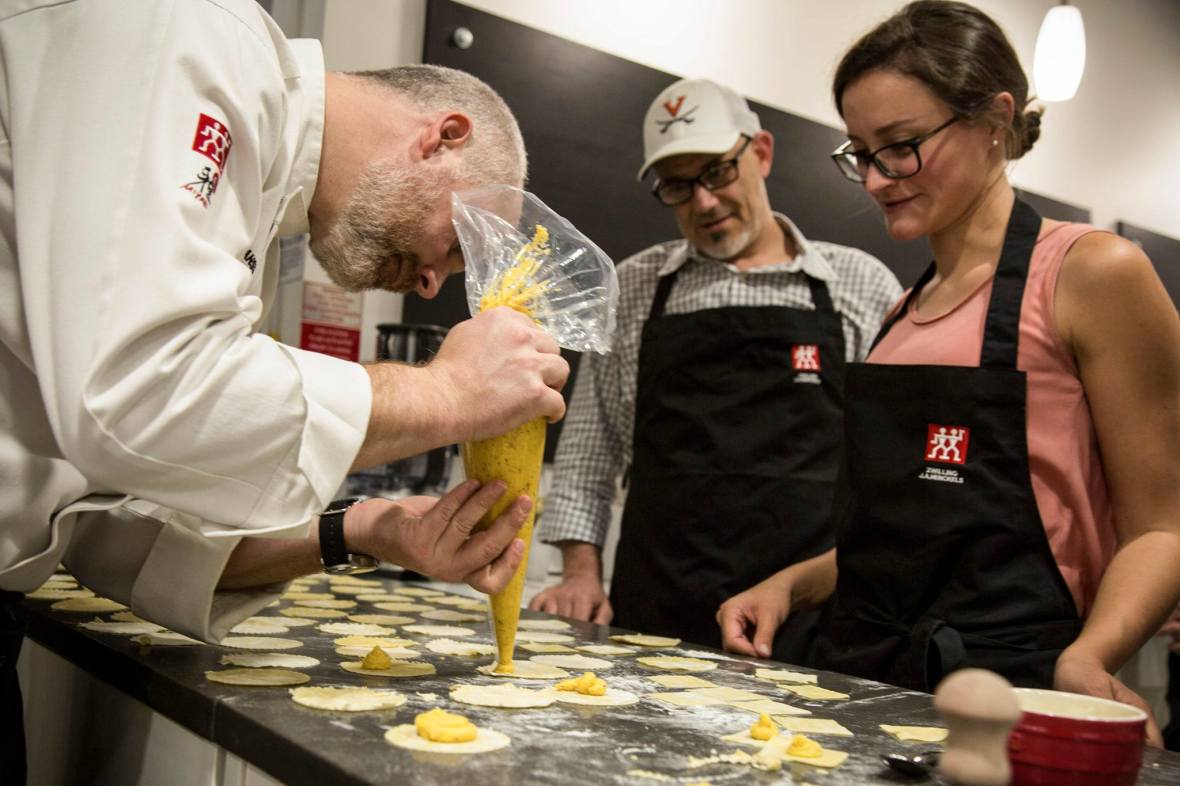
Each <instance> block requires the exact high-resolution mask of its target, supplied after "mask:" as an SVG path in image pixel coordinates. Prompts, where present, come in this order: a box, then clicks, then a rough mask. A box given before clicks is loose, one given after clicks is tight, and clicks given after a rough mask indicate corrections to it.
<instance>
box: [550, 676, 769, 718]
mask: <svg viewBox="0 0 1180 786" xmlns="http://www.w3.org/2000/svg"><path fill="white" fill-rule="evenodd" d="M557 689H558V690H567V691H572V692H574V693H581V694H582V695H583V696H602V695H603V694H605V693H606V682H605V681H604V680H602V679H600V678H599V677H596V676H594V672H592V671H587V672H584V673H583V674H582V676H581V677H574V678H573V679H570V680H562V681H561V682H559V683H557ZM762 717H764V718H765V717H766V716H765V715H763V716H762Z"/></svg>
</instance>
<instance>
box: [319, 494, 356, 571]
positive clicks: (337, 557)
mask: <svg viewBox="0 0 1180 786" xmlns="http://www.w3.org/2000/svg"><path fill="white" fill-rule="evenodd" d="M360 501H361V498H360V497H349V498H347V499H338V500H335V501H333V502H332V504H331V505H329V506H328V509H327V510H325V511H324V512H323V513H321V514H320V560H321V561H322V562H323V563H324V567H325V568H330V567H332V566H334V565H347V564H348V563H349V559H348V548H347V547H346V546H345V545H344V512H345V511H346V510H348V509H349V508H351V507H352V506H353V505H355V504H356V503H358V502H360Z"/></svg>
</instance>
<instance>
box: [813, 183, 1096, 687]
mask: <svg viewBox="0 0 1180 786" xmlns="http://www.w3.org/2000/svg"><path fill="white" fill-rule="evenodd" d="M1040 225H1041V220H1040V217H1039V216H1038V215H1037V214H1036V212H1034V211H1033V210H1032V208H1030V207H1029V206H1028V205H1026V204H1024V203H1023V202H1020V201H1019V200H1017V202H1016V203H1015V205H1014V206H1013V208H1012V214H1011V216H1010V218H1009V221H1008V230H1007V234H1006V236H1005V238H1004V246H1003V251H1002V252H1001V256H1000V262H999V266H998V268H997V270H996V275H995V283H994V285H993V289H992V295H991V302H990V304H989V306H988V313H987V321H986V324H985V328H984V336H983V349H982V353H981V356H980V365H979V367H978V368H972V367H960V366H927V365H913V366H899V365H886V364H872V363H863V364H861V363H858V364H854V365H852V366H851V367H850V368H849V370H848V382H847V388H846V394H847V406H846V435H845V466H844V470H843V472H842V473H841V482H840V484H839V490H838V492H837V505H836V514H835V521H836V522H837V523H836V538H837V551H836V555H837V564H838V566H839V578H838V579H837V585H836V592H835V594H834V597H833V599H832V602H831V603H830V604H829V605H828V607H827V609H826V610H825V615H824V618H823V620H822V622H821V625H820V636H819V642H818V648H817V649H818V651H817V663H818V665H820V666H821V667H822V668H826V669H832V670H834V671H841V672H845V673H849V674H856V675H860V676H864V677H869V678H872V679H876V680H881V681H883V682H888V683H892V684H894V685H901V686H905V687H909V688H915V689H918V690H925V691H932V690H933V689H934V688H935V686H936V685H937V684H938V682H939V680H940V679H941V678H942V677H943V675H945V674H947V673H948V672H950V671H953V670H955V669H958V668H961V667H964V666H979V667H983V668H987V669H991V670H993V671H996V672H999V673H1000V674H1002V675H1004V676H1005V677H1007V678H1008V679H1009V680H1010V681H1011V682H1013V683H1014V684H1016V685H1024V686H1039V687H1051V686H1052V682H1053V668H1054V665H1055V663H1056V661H1057V656H1058V655H1059V654H1060V653H1061V650H1062V649H1064V648H1065V647H1066V646H1068V645H1069V644H1070V643H1071V642H1072V641H1073V640H1074V639H1075V638H1076V637H1077V634H1078V632H1079V631H1080V630H1081V622H1080V621H1079V620H1078V616H1077V611H1076V608H1075V606H1074V602H1073V598H1072V596H1071V595H1070V592H1069V589H1068V588H1067V586H1066V584H1065V580H1064V579H1063V578H1062V576H1061V571H1060V570H1058V568H1057V563H1056V561H1055V560H1054V558H1053V554H1052V552H1051V550H1050V548H1049V541H1048V539H1047V537H1046V535H1045V528H1044V525H1043V523H1042V522H1041V517H1040V513H1039V512H1038V511H1037V504H1036V498H1035V497H1034V495H1033V489H1032V482H1031V479H1030V475H1029V461H1028V443H1027V435H1026V398H1027V391H1026V379H1025V373H1024V372H1023V371H1019V370H1017V368H1016V352H1017V343H1018V337H1019V328H1020V307H1021V300H1022V298H1023V295H1024V285H1025V280H1026V278H1027V277H1028V268H1029V261H1030V258H1031V255H1032V250H1033V246H1034V245H1035V243H1036V238H1037V233H1038V232H1039V230H1040ZM933 275H934V266H933V265H931V267H930V268H929V269H928V270H927V271H926V273H925V274H924V275H923V276H922V278H921V279H920V280H919V281H918V283H917V284H916V285H915V286H914V288H913V290H912V292H911V293H910V295H909V297H908V298H907V299H906V302H905V305H904V306H903V307H902V308H901V310H900V311H898V312H897V314H896V315H895V316H894V317H893V319H892V320H890V321H889V322H887V323H886V325H885V327H884V328H883V329H882V331H881V335H880V336H879V337H878V339H877V340H878V341H880V338H881V336H884V335H885V334H886V333H887V332H888V331H889V329H890V328H891V327H892V326H893V324H894V323H895V322H896V321H897V320H898V319H900V318H902V317H903V316H904V315H905V314H906V312H907V310H908V309H909V306H910V304H911V303H912V302H913V301H914V300H915V299H916V298H917V296H918V293H919V292H920V291H921V289H922V287H923V286H925V284H926V283H927V282H929V281H930V279H931V277H932V276H933Z"/></svg>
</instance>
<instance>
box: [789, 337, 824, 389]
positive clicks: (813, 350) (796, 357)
mask: <svg viewBox="0 0 1180 786" xmlns="http://www.w3.org/2000/svg"><path fill="white" fill-rule="evenodd" d="M791 368H792V369H793V370H794V371H795V380H794V381H795V382H807V383H809V384H812V385H818V384H820V378H819V372H820V370H821V369H820V359H819V344H792V345H791Z"/></svg>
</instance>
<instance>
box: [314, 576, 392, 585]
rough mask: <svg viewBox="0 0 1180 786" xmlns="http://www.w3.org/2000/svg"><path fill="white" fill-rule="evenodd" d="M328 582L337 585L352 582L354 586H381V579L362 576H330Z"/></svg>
mask: <svg viewBox="0 0 1180 786" xmlns="http://www.w3.org/2000/svg"><path fill="white" fill-rule="evenodd" d="M327 579H328V583H329V584H331V585H332V586H333V587H335V586H336V585H337V584H350V585H352V586H354V587H380V586H381V579H363V578H361V577H360V576H328V577H327Z"/></svg>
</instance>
